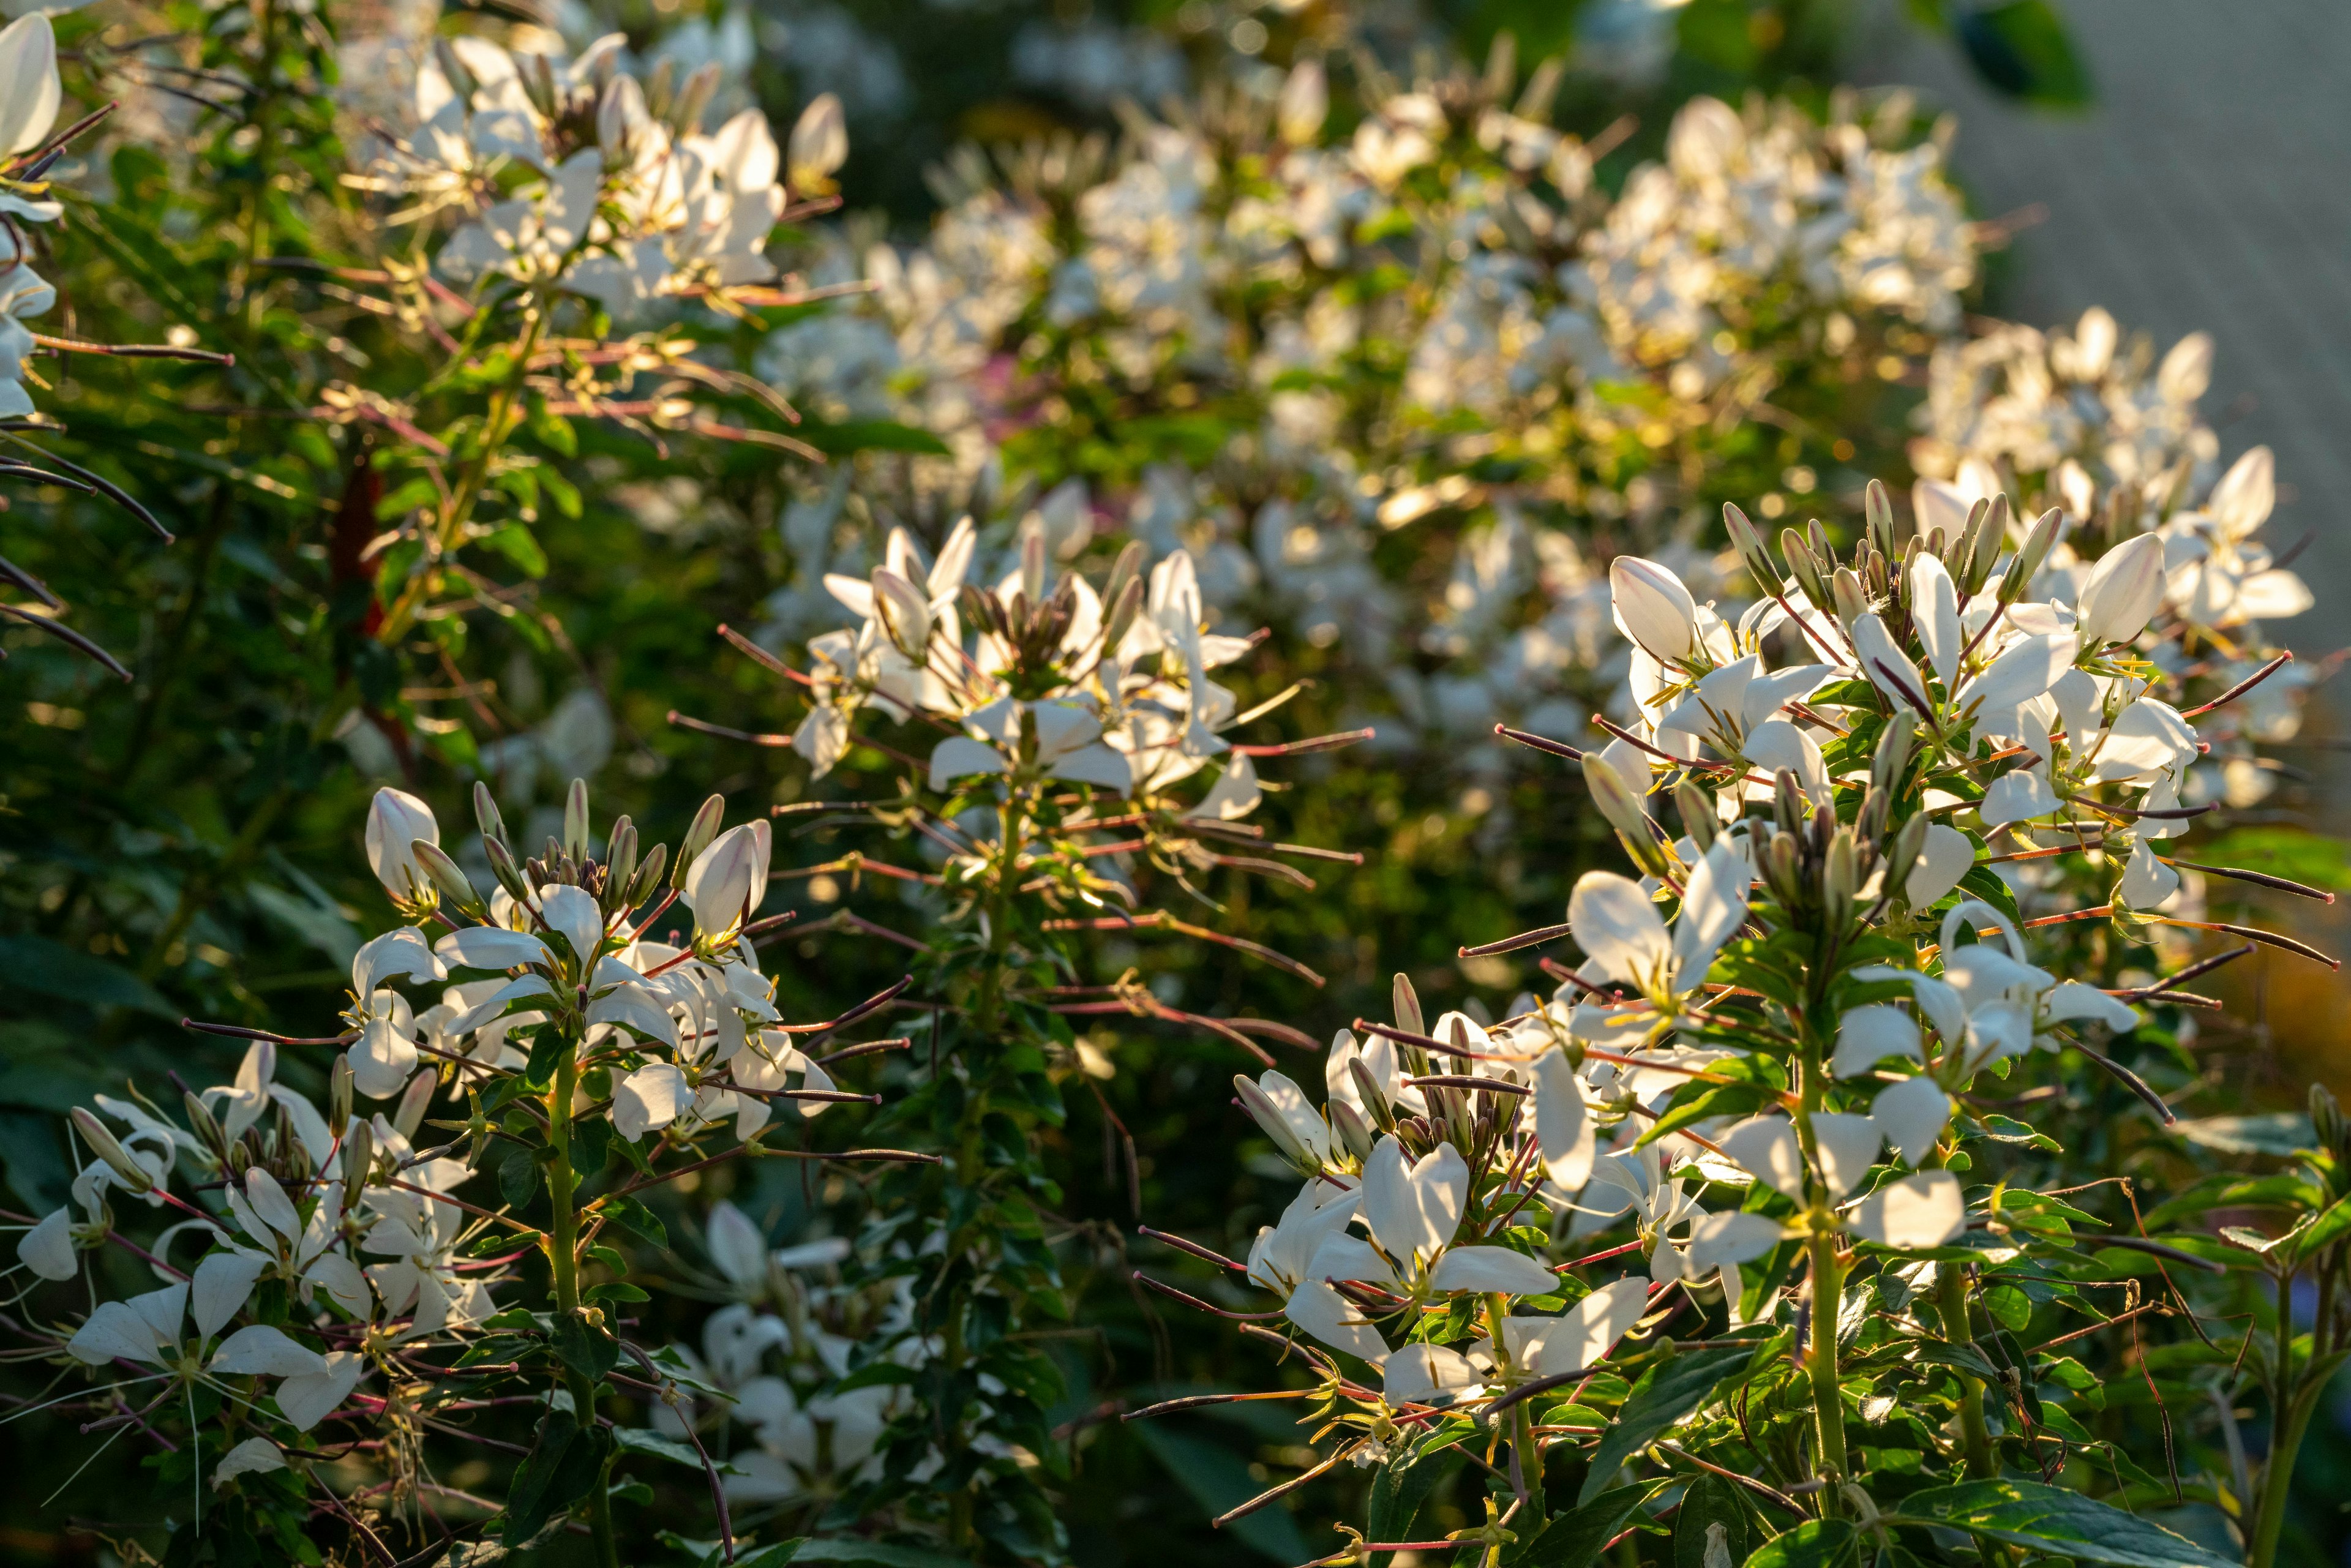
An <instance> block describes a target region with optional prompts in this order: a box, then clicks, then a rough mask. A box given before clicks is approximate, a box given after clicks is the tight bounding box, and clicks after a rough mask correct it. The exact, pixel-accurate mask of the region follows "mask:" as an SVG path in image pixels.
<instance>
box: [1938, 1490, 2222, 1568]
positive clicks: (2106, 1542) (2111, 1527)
mask: <svg viewBox="0 0 2351 1568" xmlns="http://www.w3.org/2000/svg"><path fill="white" fill-rule="evenodd" d="M1901 1518H1902V1519H1903V1521H1905V1522H1908V1523H1915V1524H1928V1525H1939V1526H1942V1527H1944V1528H1947V1529H1954V1530H1964V1531H1968V1532H1969V1533H1970V1534H1971V1535H1976V1536H1980V1537H1981V1538H1982V1539H1984V1540H1987V1541H1992V1542H1999V1543H2001V1544H2002V1545H2006V1546H2021V1547H2023V1548H2024V1549H2025V1550H2026V1551H2028V1552H2046V1553H2047V1554H2049V1555H2050V1556H2053V1557H2070V1558H2072V1559H2073V1560H2074V1562H2076V1563H2113V1564H2116V1568H2236V1564H2235V1562H2234V1560H2233V1559H2231V1558H2227V1557H2222V1556H2220V1555H2219V1554H2218V1553H2217V1552H2210V1551H2208V1550H2206V1549H2205V1548H2204V1547H2201V1546H2199V1545H2198V1544H2196V1542H2192V1541H2190V1540H2189V1539H2188V1538H2187V1537H2186V1536H2184V1535H2174V1534H2173V1533H2172V1532H2171V1531H2168V1530H2166V1529H2164V1528H2163V1527H2162V1526H2161V1525H2159V1524H2153V1523H2150V1522H2148V1521H2146V1520H2144V1519H2140V1518H2139V1517H2137V1515H2136V1514H2129V1513H2125V1512H2124V1511H2122V1510H2121V1509H2118V1508H2115V1507H2112V1506H2110V1505H2109V1504H2106V1503H2103V1502H2099V1501H2097V1500H2095V1499H2093V1498H2086V1497H2084V1496H2083V1495H2082V1494H2081V1493H2079V1492H2076V1491H2068V1490H2065V1489H2064V1488H2063V1487H2052V1486H2043V1485H2042V1484H2040V1483H2039V1482H2037V1481H2019V1480H1996V1481H1992V1480H1985V1481H1965V1482H1962V1483H1960V1484H1959V1485H1958V1486H1950V1487H1936V1488H1933V1489H1931V1490H1927V1491H1921V1492H1913V1493H1911V1494H1910V1496H1908V1497H1907V1498H1905V1499H1904V1500H1903V1501H1902V1513H1901Z"/></svg>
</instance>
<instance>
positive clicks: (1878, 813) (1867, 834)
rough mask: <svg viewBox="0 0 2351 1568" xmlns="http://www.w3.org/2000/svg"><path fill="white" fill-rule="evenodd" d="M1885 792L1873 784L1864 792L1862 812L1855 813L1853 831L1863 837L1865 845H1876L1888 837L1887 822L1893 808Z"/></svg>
mask: <svg viewBox="0 0 2351 1568" xmlns="http://www.w3.org/2000/svg"><path fill="white" fill-rule="evenodd" d="M1891 799H1892V798H1891V797H1889V796H1888V795H1887V794H1886V791H1885V790H1883V789H1879V788H1878V787H1877V786H1876V785H1875V784H1872V785H1870V786H1868V787H1867V788H1866V789H1864V790H1863V791H1862V797H1861V810H1858V811H1856V812H1855V813H1854V817H1853V831H1855V832H1856V833H1858V834H1860V835H1861V840H1862V842H1863V843H1864V844H1875V843H1876V842H1877V841H1878V840H1879V839H1882V838H1884V837H1885V836H1886V819H1887V817H1888V816H1889V815H1891V814H1892V811H1893V806H1892V803H1891Z"/></svg>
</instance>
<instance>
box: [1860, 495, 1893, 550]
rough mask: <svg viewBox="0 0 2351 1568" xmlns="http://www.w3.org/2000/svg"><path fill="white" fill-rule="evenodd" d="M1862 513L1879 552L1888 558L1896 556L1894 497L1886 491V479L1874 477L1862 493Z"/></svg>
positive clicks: (1870, 538)
mask: <svg viewBox="0 0 2351 1568" xmlns="http://www.w3.org/2000/svg"><path fill="white" fill-rule="evenodd" d="M1861 514H1862V517H1864V518H1865V520H1866V524H1867V528H1868V534H1869V542H1870V544H1871V545H1872V546H1873V547H1874V548H1875V549H1876V551H1877V553H1878V554H1880V555H1882V556H1885V557H1886V559H1889V560H1890V559H1893V557H1894V497H1891V496H1889V495H1887V494H1886V481H1884V480H1883V479H1872V480H1871V481H1870V482H1869V487H1868V488H1867V489H1865V490H1864V491H1863V492H1862V493H1861Z"/></svg>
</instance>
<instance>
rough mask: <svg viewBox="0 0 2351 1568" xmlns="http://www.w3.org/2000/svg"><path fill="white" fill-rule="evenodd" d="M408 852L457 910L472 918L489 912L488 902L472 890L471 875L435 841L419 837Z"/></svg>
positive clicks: (480, 916) (481, 916)
mask: <svg viewBox="0 0 2351 1568" xmlns="http://www.w3.org/2000/svg"><path fill="white" fill-rule="evenodd" d="M409 852H410V853H412V854H413V855H414V856H415V857H416V863H417V864H418V865H419V866H422V867H423V870H424V874H425V875H427V876H429V877H431V878H432V879H433V884H434V886H435V887H438V888H439V889H440V890H441V896H442V897H444V898H445V899H447V900H448V901H449V902H450V903H451V904H455V905H456V907H457V909H458V911H459V913H461V914H463V915H466V916H468V917H469V918H471V919H475V920H480V919H483V918H484V917H486V915H488V914H489V912H490V906H489V905H488V904H485V903H483V902H482V895H481V894H478V893H475V891H474V883H473V879H472V878H470V877H468V876H467V875H466V874H465V869H464V868H463V867H461V866H460V865H458V863H457V862H455V861H453V860H451V859H450V858H449V855H448V852H447V851H445V850H444V849H443V848H442V847H441V846H440V845H439V844H436V843H432V842H429V841H426V840H423V839H419V840H417V841H415V842H414V843H413V844H412V845H410V846H409Z"/></svg>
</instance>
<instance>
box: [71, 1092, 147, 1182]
mask: <svg viewBox="0 0 2351 1568" xmlns="http://www.w3.org/2000/svg"><path fill="white" fill-rule="evenodd" d="M68 1117H69V1118H70V1119H71V1121H72V1122H73V1124H74V1131H75V1132H77V1133H79V1134H81V1140H82V1142H83V1143H85V1144H88V1145H89V1152H90V1153H91V1154H94V1155H97V1156H98V1157H99V1159H101V1160H104V1161H105V1162H106V1164H107V1166H108V1167H109V1168H110V1169H111V1170H112V1171H113V1172H114V1174H115V1175H116V1176H120V1177H121V1178H122V1181H123V1185H124V1186H128V1187H129V1188H130V1189H131V1191H132V1192H136V1193H144V1192H149V1191H152V1189H153V1187H154V1186H155V1177H154V1175H153V1173H152V1172H151V1171H149V1170H148V1168H147V1167H146V1166H142V1165H141V1164H140V1163H139V1162H138V1161H137V1160H134V1159H132V1158H131V1151H130V1150H128V1149H126V1148H124V1147H123V1146H122V1143H121V1140H120V1139H119V1138H117V1137H116V1136H115V1135H114V1134H113V1132H112V1131H111V1130H110V1128H108V1126H107V1124H105V1123H103V1122H101V1121H99V1119H98V1116H97V1114H96V1113H94V1112H91V1111H89V1110H85V1109H84V1108H83V1107H81V1106H79V1105H77V1106H75V1107H74V1108H73V1109H72V1110H71V1111H70V1112H68Z"/></svg>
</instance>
